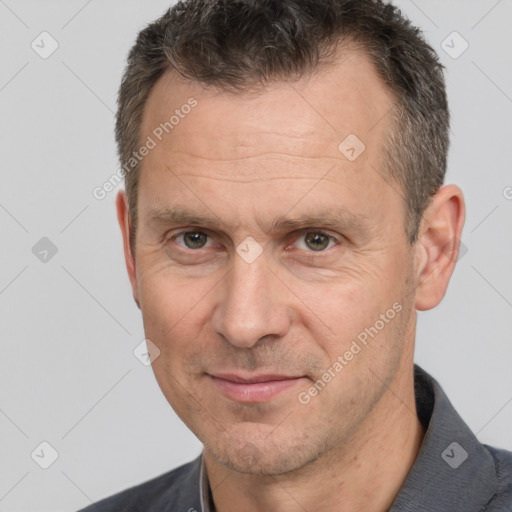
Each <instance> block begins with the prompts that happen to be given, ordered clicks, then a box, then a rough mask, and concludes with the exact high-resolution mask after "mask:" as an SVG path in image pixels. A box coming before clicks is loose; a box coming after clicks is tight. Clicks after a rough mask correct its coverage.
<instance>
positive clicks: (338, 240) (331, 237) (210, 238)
mask: <svg viewBox="0 0 512 512" xmlns="http://www.w3.org/2000/svg"><path fill="white" fill-rule="evenodd" d="M187 233H201V234H203V235H206V236H207V237H208V240H207V242H206V243H208V242H210V241H213V236H212V235H210V234H209V233H208V232H207V231H200V230H197V231H196V230H190V229H189V230H187V231H181V232H180V233H176V234H175V235H173V236H172V237H171V238H170V240H171V241H173V242H176V240H177V239H178V238H180V237H183V236H184V235H186V234H187ZM311 233H314V234H318V235H324V236H327V237H328V238H329V244H328V246H327V248H326V249H323V250H321V251H314V250H313V249H310V250H308V249H300V250H303V251H306V252H308V253H313V254H321V253H326V252H327V251H329V250H330V249H332V247H333V246H330V247H329V245H330V244H331V242H334V243H335V244H338V245H339V244H340V243H341V237H337V236H334V235H331V234H329V233H327V232H325V231H323V230H320V229H307V230H301V231H300V233H298V234H297V236H296V238H295V239H294V242H293V243H296V242H297V241H298V240H300V239H302V240H303V239H304V237H305V236H306V235H308V234H311ZM178 245H179V246H180V247H181V248H182V249H184V250H186V251H191V252H198V251H200V250H201V249H207V248H208V247H201V248H199V249H191V248H190V247H186V245H185V244H184V243H182V244H180V243H178ZM289 245H290V244H288V245H287V247H289Z"/></svg>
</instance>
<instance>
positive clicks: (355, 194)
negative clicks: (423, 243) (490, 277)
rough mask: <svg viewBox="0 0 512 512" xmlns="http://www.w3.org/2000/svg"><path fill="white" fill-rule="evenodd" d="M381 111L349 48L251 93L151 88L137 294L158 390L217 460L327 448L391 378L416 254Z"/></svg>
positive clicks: (251, 461)
mask: <svg viewBox="0 0 512 512" xmlns="http://www.w3.org/2000/svg"><path fill="white" fill-rule="evenodd" d="M185 105H189V106H190V108H189V107H185ZM391 105H392V98H391V96H390V94H389V93H388V92H387V90H386V89H385V87H384V86H383V84H382V83H381V81H380V80H379V78H378V77H377V75H376V73H375V71H374V69H373V67H372V65H371V64H370V63H369V61H368V59H367V58H366V57H365V56H364V55H362V54H360V53H357V52H353V53H348V54H346V55H345V56H344V58H343V60H342V61H341V62H340V63H339V64H336V66H335V67H332V68H330V69H329V70H328V71H327V70H326V71H324V72H322V73H320V74H316V75H315V76H313V77H310V78H309V79H307V80H306V79H304V80H302V81H300V82H295V83H293V84H285V83H280V84H274V85H272V86H270V87H268V89H267V90H266V91H265V92H264V93H262V94H259V95H248V94H242V95H239V96H235V95H230V94H227V93H225V92H217V91H214V90H213V89H209V88H202V87H200V86H198V85H190V84H186V83H185V82H184V81H182V80H181V79H180V78H177V77H176V76H174V75H172V74H168V75H165V76H164V77H163V78H162V79H161V80H160V81H159V82H158V83H157V84H156V86H155V88H154V89H153V91H152V93H151V95H150V98H149V100H148V103H147V105H146V110H145V113H144V119H143V137H142V140H148V139H147V137H148V136H149V137H150V138H151V139H152V140H153V141H154V142H155V145H154V147H153V148H151V150H150V151H149V152H148V154H147V155H146V156H145V157H144V160H143V162H142V172H141V175H140V184H139V192H138V194H139V195H138V224H137V229H136V242H135V266H134V271H133V275H132V284H133V288H134V294H135V297H136V299H137V301H138V303H139V305H140V308H141V310H142V315H143V320H144V327H145V332H146V336H147V338H149V339H150V340H152V342H153V343H154V344H155V345H156V346H157V347H158V348H159V350H160V355H159V357H158V358H156V359H155V361H154V363H153V368H154V372H155V375H156V378H157V381H158V383H159V385H160V387H161V389H162V391H163V393H164V395H165V396H166V398H167V400H168V401H169V403H170V404H171V405H172V407H173V408H174V409H175V411H176V412H177V414H178V415H179V416H180V417H181V419H182V420H183V421H184V422H185V423H186V424H187V426H188V427H189V428H190V429H191V430H192V431H193V432H194V433H195V434H196V435H197V436H198V438H199V439H200V440H201V441H202V442H203V443H204V445H205V449H206V450H207V452H208V453H209V454H210V455H211V456H212V457H214V458H215V459H216V460H217V461H219V462H220V463H222V464H224V465H226V466H228V467H229V468H231V469H234V470H236V471H240V472H247V473H266V474H277V473H282V472H285V471H291V470H293V469H296V468H299V467H302V466H304V465H305V464H307V463H308V462H311V461H313V460H316V459H317V458H319V457H320V456H322V455H323V454H324V453H326V452H328V451H329V450H331V449H332V448H334V447H335V446H342V445H343V443H346V442H348V440H349V439H350V437H351V436H352V435H354V433H355V432H357V431H358V430H359V429H361V428H362V426H363V425H364V424H365V422H366V421H368V418H370V417H371V414H372V411H373V410H374V409H375V405H376V404H377V403H379V400H381V398H382V397H383V395H384V393H385V391H386V388H387V386H388V385H389V383H390V382H392V381H393V379H395V377H396V376H397V374H398V372H400V371H401V368H402V364H401V363H402V362H403V358H404V353H405V352H406V347H408V346H409V345H410V344H412V338H413V334H412V332H413V330H412V324H413V318H414V315H413V313H412V311H413V308H412V306H411V305H412V303H413V300H414V297H413V293H411V292H412V285H411V282H412V280H411V275H412V268H413V265H412V260H413V257H412V250H411V248H410V246H409V245H408V243H407V240H406V236H405V230H404V218H405V213H404V206H403V199H402V197H401V195H400V194H399V193H397V188H398V186H397V185H395V186H390V185H389V183H388V182H387V181H386V180H385V179H383V177H382V175H383V164H384V158H383V144H384V141H385V137H386V135H387V132H388V130H389V127H390V123H389V120H388V118H387V116H386V114H387V113H388V111H389V110H390V107H391ZM173 114H174V115H175V119H173V120H172V121H171V124H168V125H167V126H166V129H163V128H162V126H165V122H166V121H169V119H170V117H171V116H172V115H173ZM178 118H179V120H178ZM170 126H172V128H171V127H170ZM167 132H168V133H167ZM351 134H352V135H351ZM354 134H355V135H356V136H357V138H358V139H359V141H360V142H357V139H355V138H354ZM347 137H349V139H347V141H346V142H345V143H343V144H342V145H341V149H340V143H342V142H343V141H345V139H346V138H347ZM160 139H161V140H160ZM361 143H362V144H364V146H365V149H364V151H363V152H361V149H362V148H363V146H362V145H361ZM377 376H378V377H377Z"/></svg>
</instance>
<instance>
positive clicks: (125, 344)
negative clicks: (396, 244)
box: [0, 0, 512, 512]
mask: <svg viewBox="0 0 512 512" xmlns="http://www.w3.org/2000/svg"><path fill="white" fill-rule="evenodd" d="M399 4H400V5H401V6H402V7H403V9H404V11H405V12H406V13H407V14H408V16H409V17H410V18H411V19H412V20H413V22H415V23H416V24H418V25H419V26H421V27H422V28H423V29H424V31H425V33H426V36H427V38H428V40H429V41H430V42H431V44H432V45H433V46H434V47H435V48H436V49H437V50H438V51H439V53H440V54H441V56H442V59H443V62H444V63H445V64H446V66H447V81H448V92H449V97H450V102H451V110H452V114H453V123H452V150H451V154H450V169H449V173H448V180H447V182H454V183H457V184H459V185H460V186H461V187H462V189H463V190H464V192H465V195H466V200H467V209H468V213H467V221H466V227H465V229H464V234H463V243H464V244H465V246H466V247H467V249H468V251H467V254H465V255H464V256H463V257H462V258H461V259H460V261H459V264H458V266H457V269H456V271H455V274H454V276H453V278H452V281H451V284H450V287H449V290H448V293H447V295H446V298H445V299H444V301H443V303H442V304H441V305H440V306H439V307H438V308H437V309H435V310H434V311H431V312H427V313H420V315H419V327H418V343H417V361H418V362H419V363H420V364H421V365H423V366H424V367H425V368H426V369H427V370H429V371H430V372H431V373H432V374H433V375H434V376H435V377H436V378H437V379H438V380H439V381H440V382H441V383H442V385H443V386H444V388H445V390H446V391H447V393H448V394H449V396H450V397H451V399H452V401H453V402H454V404H455V405H456V407H457V408H458V410H459V411H460V413H461V415H462V416H463V418H464V419H465V420H466V421H467V422H468V424H469V425H470V426H471V428H472V429H473V430H474V431H475V432H477V433H478V436H479V438H480V439H481V440H482V441H484V442H486V443H489V444H495V445H499V446H502V447H505V448H507V449H512V429H511V425H512V372H511V360H512V344H511V336H510V324H511V322H510V320H511V319H512V273H511V272H510V262H511V261H512V237H511V233H512V231H511V226H512V222H511V221H512V200H511V199H507V197H506V196H507V195H508V197H509V198H511V197H512V189H510V188H507V187H512V173H511V162H512V66H511V62H510V60H511V57H510V48H511V47H512V33H511V30H510V20H511V19H512V2H511V1H510V0H501V1H496V0H480V1H468V0H458V1H453V0H452V1H450V2H446V1H445V0H428V1H427V0H416V1H412V0H403V1H400V2H399ZM168 5H169V3H168V2H166V1H163V0H156V1H155V0H153V1H152V2H141V1H139V2H136V1H134V0H130V1H127V0H110V1H108V2H107V1H103V2H100V1H99V0H89V1H84V0H66V1H63V0H62V1H44V2H43V1H35V0H32V1H28V0H5V1H4V0H0V37H1V50H0V52H1V69H0V108H1V111H0V119H1V124H0V130H1V131H0V140H1V145H0V147H1V160H0V166H1V167H0V168H1V171H0V172H1V182H0V183H1V186H0V232H1V240H2V245H1V249H0V318H1V324H0V325H1V329H2V334H1V340H0V346H1V352H0V450H1V452H0V511H3V512H5V511H10V512H13V511H24V512H29V511H34V512H35V511H37V512H42V511H51V512H59V511H71V510H76V509H78V508H80V507H82V506H85V505H87V504H89V503H90V502H91V500H97V499H99V498H101V497H104V496H106V495H108V494H111V493H113V492H115V491H118V490H121V489H123V488H125V487H127V486H129V485H133V484H135V483H138V482H142V481H144V480H146V479H149V478H151V477H153V476H156V475H158V474H160V473H163V472H165V471H167V470H169V469H171V468H172V467H175V466H177V465H179V464H181V463H184V462H185V461H188V460H190V459H192V458H194V457H195V456H196V455H197V454H198V453H199V452H200V448H201V447H200V444H199V442H198V441H197V440H196V439H195V438H194V437H193V435H192V434H190V433H189V432H188V430H187V429H186V428H185V427H184V426H183V425H182V424H181V422H180V421H179V420H178V419H177V418H176V416H175V415H174V413H173V412H172V410H171V409H170V407H169V406H168V404H167V402H166V401H165V399H164V398H163V396H162V395H161V392H160V390H159V389H158V386H157V384H156V383H155V380H154V377H153V374H152V371H151V369H150V368H147V367H145V366H143V365H142V364H141V363H140V362H139V361H138V360H137V359H136V358H135V357H134V355H133V353H132V351H133V349H134V348H135V347H136V346H137V345H138V344H139V343H140V342H141V340H142V339H143V338H144V335H143V330H142V323H141V318H140V314H139V311H138V309H137V308H136V306H135V304H134V303H133V301H132V299H131V290H130V288H129V285H128V280H127V277H126V274H125V269H124V261H123V256H122V251H121V238H120V234H119V232H118V228H117V225H116V221H115V212H114V204H113V201H114V197H115V192H112V193H110V194H109V195H108V196H107V197H106V198H105V199H104V200H102V201H99V200H96V199H95V198H94V197H93V195H92V190H93V189H94V187H96V186H99V185H101V184H102V183H103V182H104V181H105V180H107V179H108V178H109V177H110V176H111V175H112V174H113V173H114V172H115V171H116V169H117V167H118V164H117V160H116V154H115V148H114V140H113V113H114V109H115V100H116V91H117V88H118V84H119V80H120V76H121V72H122V69H123V67H124V61H125V57H126V54H127V52H128V50H129V48H130V46H131V44H132V43H133V41H134V38H135V36H136V34H137V32H138V31H139V30H140V29H141V28H142V27H144V26H145V24H146V23H148V22H150V21H151V20H153V19H154V18H156V17H158V16H159V15H160V14H161V13H162V12H163V11H164V9H165V8H166V7H168ZM42 31H48V32H49V33H50V34H51V35H52V37H53V38H54V39H55V40H56V41H57V42H58V44H59V48H58V49H57V51H55V53H53V54H52V55H51V56H50V57H49V58H48V59H42V58H41V57H40V56H39V55H38V54H37V53H35V51H34V50H33V49H32V48H31V42H32V41H33V40H34V39H36V38H37V36H38V35H39V34H40V33H41V32H42ZM453 31H457V32H458V33H460V35H461V36H462V37H463V38H464V39H465V40H466V41H467V42H468V43H469V48H468V49H467V51H466V52H465V53H463V54H462V55H461V56H460V57H459V58H457V59H453V58H451V57H450V56H448V55H447V54H446V53H445V52H444V51H443V49H442V48H441V44H442V41H443V40H445V39H446V38H447V36H449V35H450V34H451V33H452V32H453ZM452 41H453V42H452ZM36 42H37V39H36ZM448 44H449V45H450V46H453V47H454V49H453V50H452V51H457V50H460V48H461V46H460V44H461V40H460V39H453V37H452V38H451V39H448ZM46 48H48V46H46ZM507 191H508V193H507ZM42 237H48V238H49V239H50V240H51V241H52V242H53V243H54V244H55V245H56V246H57V248H58V252H57V254H56V255H55V256H53V257H52V258H51V259H50V258H49V257H48V261H47V262H42V261H40V260H39V259H38V258H37V257H36V256H35V255H34V254H33V252H32V247H33V246H34V245H35V244H36V243H37V242H38V241H39V240H40V239H41V238H42ZM42 441H47V442H49V443H50V444H51V445H52V446H53V447H54V448H55V449H56V450H57V452H58V455H59V456H58V459H57V460H56V461H55V463H54V464H53V465H51V466H50V467H49V468H48V469H46V470H44V469H41V468H40V467H39V466H38V465H37V464H36V463H35V462H34V460H33V459H32V458H31V453H32V451H33V450H34V449H35V448H36V447H38V446H39V444H40V443H41V442H42ZM38 453H40V452H38ZM46 454H48V451H47V452H46Z"/></svg>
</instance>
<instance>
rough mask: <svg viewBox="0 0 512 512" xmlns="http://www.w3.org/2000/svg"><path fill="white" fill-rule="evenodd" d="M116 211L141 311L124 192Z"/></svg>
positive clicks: (129, 276) (118, 198)
mask: <svg viewBox="0 0 512 512" xmlns="http://www.w3.org/2000/svg"><path fill="white" fill-rule="evenodd" d="M116 210H117V220H118V222H119V227H120V228H121V234H122V236H123V250H124V259H125V263H126V270H127V271H128V278H129V279H130V283H131V285H132V292H133V298H134V300H135V302H136V303H137V306H138V307H139V309H140V304H139V291H138V286H137V272H136V265H135V255H134V252H133V247H132V245H133V244H132V226H131V220H130V210H129V207H128V198H127V196H126V193H125V192H124V190H121V191H119V192H118V194H117V197H116Z"/></svg>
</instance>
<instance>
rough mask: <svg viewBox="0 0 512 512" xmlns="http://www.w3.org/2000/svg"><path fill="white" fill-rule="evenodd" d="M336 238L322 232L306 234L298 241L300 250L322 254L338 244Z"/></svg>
mask: <svg viewBox="0 0 512 512" xmlns="http://www.w3.org/2000/svg"><path fill="white" fill-rule="evenodd" d="M336 242H337V241H336V240H335V239H334V237H332V236H330V235H327V234H326V233H323V232H321V231H310V232H308V233H304V234H303V235H301V236H300V237H299V238H298V240H297V247H298V248H299V249H304V250H309V251H316V252H321V251H325V250H326V249H330V248H331V247H332V246H333V245H335V244H336Z"/></svg>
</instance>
